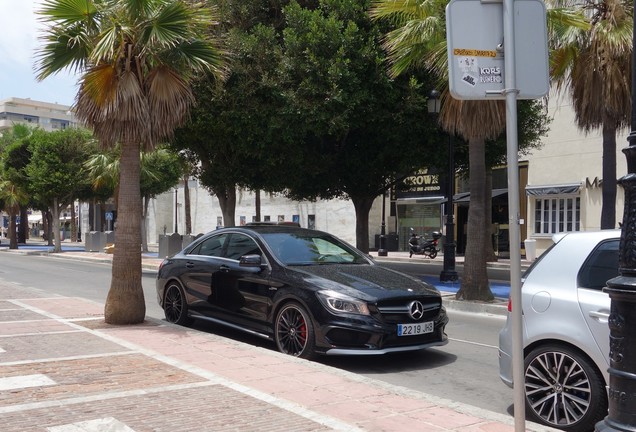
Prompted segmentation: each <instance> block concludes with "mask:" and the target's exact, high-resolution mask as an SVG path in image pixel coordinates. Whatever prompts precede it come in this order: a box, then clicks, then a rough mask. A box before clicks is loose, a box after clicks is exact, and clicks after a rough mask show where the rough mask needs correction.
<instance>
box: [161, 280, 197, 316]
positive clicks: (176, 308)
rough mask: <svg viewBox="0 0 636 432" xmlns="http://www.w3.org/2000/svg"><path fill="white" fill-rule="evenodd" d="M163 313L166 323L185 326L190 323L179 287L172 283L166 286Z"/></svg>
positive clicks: (185, 302)
mask: <svg viewBox="0 0 636 432" xmlns="http://www.w3.org/2000/svg"><path fill="white" fill-rule="evenodd" d="M163 313H164V315H165V317H166V320H167V321H168V322H171V323H173V324H179V325H183V326H187V325H189V324H191V323H192V318H190V317H189V316H188V302H187V301H186V298H185V294H184V292H183V289H182V288H181V286H180V285H179V284H178V283H177V282H175V281H172V282H170V283H169V284H168V285H167V286H166V292H165V293H164V297H163Z"/></svg>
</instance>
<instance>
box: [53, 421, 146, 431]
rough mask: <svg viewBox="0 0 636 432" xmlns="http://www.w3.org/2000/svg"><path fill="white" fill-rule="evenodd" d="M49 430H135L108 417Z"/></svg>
mask: <svg viewBox="0 0 636 432" xmlns="http://www.w3.org/2000/svg"><path fill="white" fill-rule="evenodd" d="M46 429H47V430H48V431H49V432H101V431H111V432H135V431H134V429H131V428H129V427H128V426H126V425H125V424H124V423H122V422H120V421H119V420H117V419H115V418H112V417H106V418H101V419H96V420H88V421H83V422H78V423H69V424H66V425H62V426H53V427H49V428H46Z"/></svg>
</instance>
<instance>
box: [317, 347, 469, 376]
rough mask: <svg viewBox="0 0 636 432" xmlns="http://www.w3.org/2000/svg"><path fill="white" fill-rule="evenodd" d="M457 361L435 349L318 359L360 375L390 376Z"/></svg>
mask: <svg viewBox="0 0 636 432" xmlns="http://www.w3.org/2000/svg"><path fill="white" fill-rule="evenodd" d="M456 360H457V356H456V355H454V354H449V353H447V352H444V351H441V350H437V349H435V348H429V349H424V350H419V351H409V352H401V353H390V354H383V355H368V356H324V357H319V358H318V361H319V362H320V363H322V364H325V365H328V366H332V367H336V368H338V369H344V370H347V371H349V372H353V373H359V374H390V373H396V372H405V371H417V370H429V369H437V368H440V367H443V366H446V365H448V364H451V363H454V362H455V361H456Z"/></svg>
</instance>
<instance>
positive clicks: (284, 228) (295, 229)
mask: <svg viewBox="0 0 636 432" xmlns="http://www.w3.org/2000/svg"><path fill="white" fill-rule="evenodd" d="M226 231H239V232H240V231H242V232H252V233H255V234H272V233H286V234H298V235H300V234H304V235H307V234H310V235H325V234H327V233H325V232H322V231H317V230H311V229H308V228H301V227H299V226H297V225H291V224H289V225H287V224H254V225H251V224H247V225H243V226H237V227H228V228H221V229H218V230H216V231H212V232H211V233H209V234H213V233H222V232H226Z"/></svg>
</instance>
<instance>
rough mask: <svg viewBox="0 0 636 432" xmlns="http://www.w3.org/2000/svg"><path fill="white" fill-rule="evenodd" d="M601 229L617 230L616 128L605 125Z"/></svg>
mask: <svg viewBox="0 0 636 432" xmlns="http://www.w3.org/2000/svg"><path fill="white" fill-rule="evenodd" d="M602 188H603V189H602V190H603V204H602V207H601V229H614V228H616V126H608V125H606V124H605V123H604V124H603V185H602Z"/></svg>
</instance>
